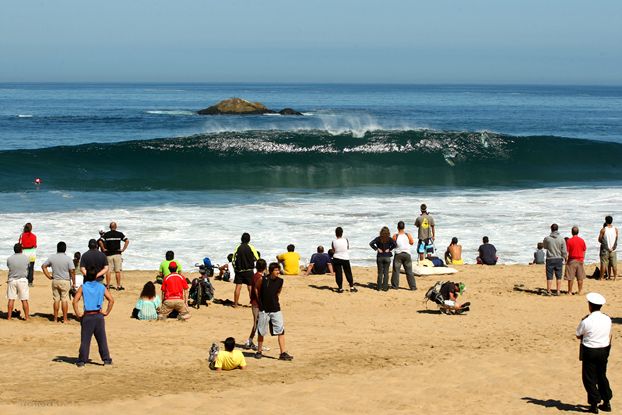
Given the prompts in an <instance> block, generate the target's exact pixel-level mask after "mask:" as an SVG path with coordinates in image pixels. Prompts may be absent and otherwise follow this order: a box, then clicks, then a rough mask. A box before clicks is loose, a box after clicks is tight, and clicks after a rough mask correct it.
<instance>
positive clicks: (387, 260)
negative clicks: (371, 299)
mask: <svg viewBox="0 0 622 415" xmlns="http://www.w3.org/2000/svg"><path fill="white" fill-rule="evenodd" d="M376 264H377V265H378V280H377V282H376V287H377V288H376V289H377V290H385V291H386V290H388V289H389V268H390V267H391V257H390V256H380V255H378V256H377V257H376Z"/></svg>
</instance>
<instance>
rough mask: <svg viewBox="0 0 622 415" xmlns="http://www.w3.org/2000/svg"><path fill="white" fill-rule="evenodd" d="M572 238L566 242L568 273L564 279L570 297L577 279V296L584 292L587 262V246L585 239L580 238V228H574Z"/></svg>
mask: <svg viewBox="0 0 622 415" xmlns="http://www.w3.org/2000/svg"><path fill="white" fill-rule="evenodd" d="M571 233H572V238H569V239H568V240H567V241H566V250H567V251H568V262H567V263H566V273H565V275H564V278H565V279H566V280H567V281H568V295H572V282H573V281H574V279H575V278H576V279H577V288H578V292H577V294H579V295H581V293H582V292H583V280H584V279H585V269H584V268H583V261H584V260H585V251H586V250H587V246H586V245H585V241H584V240H583V238H581V237H580V236H579V228H578V227H577V226H573V227H572V230H571Z"/></svg>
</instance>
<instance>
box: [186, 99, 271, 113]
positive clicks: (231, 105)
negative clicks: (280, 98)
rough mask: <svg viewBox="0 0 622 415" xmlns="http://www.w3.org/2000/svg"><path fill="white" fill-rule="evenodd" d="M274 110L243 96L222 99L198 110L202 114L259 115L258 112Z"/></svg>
mask: <svg viewBox="0 0 622 415" xmlns="http://www.w3.org/2000/svg"><path fill="white" fill-rule="evenodd" d="M273 113H274V111H272V110H270V109H268V108H266V106H265V105H263V104H261V103H259V102H249V101H247V100H245V99H241V98H230V99H225V100H224V101H220V102H219V103H218V104H216V105H212V106H211V107H208V108H205V109H202V110H200V111H198V114H200V115H219V114H230V115H257V114H273Z"/></svg>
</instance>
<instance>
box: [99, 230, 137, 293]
mask: <svg viewBox="0 0 622 415" xmlns="http://www.w3.org/2000/svg"><path fill="white" fill-rule="evenodd" d="M121 242H123V248H121ZM129 244H130V240H129V239H127V238H126V237H125V235H123V232H119V231H118V230H117V224H116V222H110V230H109V231H108V232H106V233H105V234H103V235H102V237H101V240H100V246H101V248H102V249H103V251H104V253H105V254H106V257H107V258H108V272H107V273H106V286H108V287H110V273H111V272H114V274H115V278H116V281H117V290H119V291H122V290H125V288H123V285H121V271H122V268H123V267H122V264H123V259H122V257H121V253H123V252H124V251H125V250H126V249H127V246H128V245H129Z"/></svg>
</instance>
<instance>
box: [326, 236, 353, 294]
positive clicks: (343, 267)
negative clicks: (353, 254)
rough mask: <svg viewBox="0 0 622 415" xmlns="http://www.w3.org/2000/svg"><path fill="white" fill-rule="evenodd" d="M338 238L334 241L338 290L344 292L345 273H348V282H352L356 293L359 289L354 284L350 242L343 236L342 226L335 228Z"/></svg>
mask: <svg viewBox="0 0 622 415" xmlns="http://www.w3.org/2000/svg"><path fill="white" fill-rule="evenodd" d="M335 236H336V237H337V239H335V240H334V241H333V250H334V251H335V253H334V254H333V261H332V262H333V269H334V271H335V281H336V282H337V292H338V293H342V292H343V274H344V273H345V274H346V279H347V280H348V284H350V292H352V293H355V292H357V291H358V290H357V289H356V287H355V286H354V278H353V277H352V268H351V267H350V252H349V250H350V242H348V240H347V239H346V238H344V237H343V229H342V228H341V226H339V227H337V229H335Z"/></svg>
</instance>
